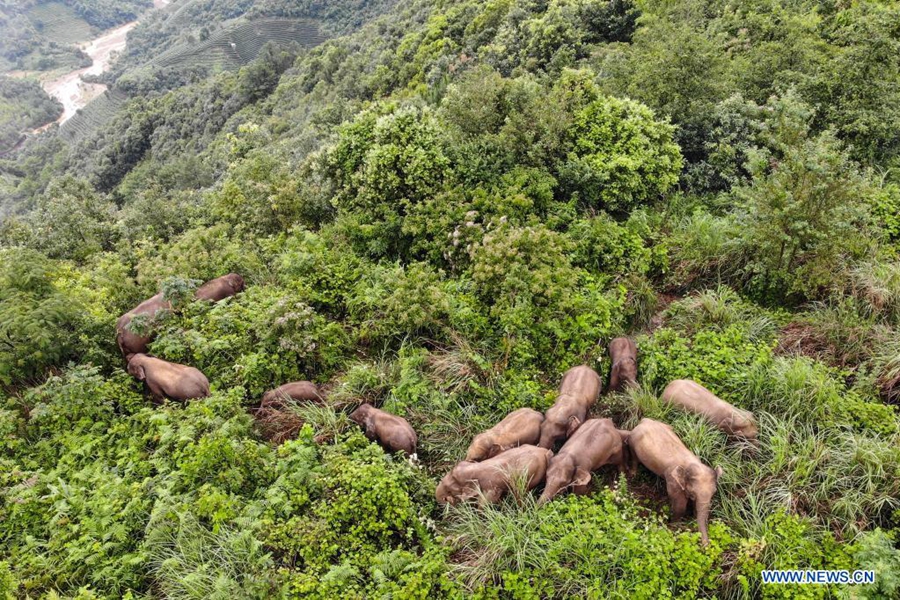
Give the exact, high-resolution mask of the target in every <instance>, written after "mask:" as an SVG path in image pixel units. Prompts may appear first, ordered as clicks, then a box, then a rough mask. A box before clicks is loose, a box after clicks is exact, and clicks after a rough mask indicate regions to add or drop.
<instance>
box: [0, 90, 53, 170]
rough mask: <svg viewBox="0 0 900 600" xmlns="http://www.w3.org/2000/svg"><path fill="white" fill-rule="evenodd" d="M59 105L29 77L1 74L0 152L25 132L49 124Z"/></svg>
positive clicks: (6, 150)
mask: <svg viewBox="0 0 900 600" xmlns="http://www.w3.org/2000/svg"><path fill="white" fill-rule="evenodd" d="M61 114H62V105H61V104H60V103H59V101H58V100H56V99H54V98H51V97H50V96H48V95H47V93H46V92H45V91H44V90H43V89H41V86H40V84H38V83H37V82H36V81H31V80H29V79H14V78H12V77H5V76H0V154H4V153H6V152H9V151H10V150H12V149H13V148H14V147H15V146H16V144H18V143H19V141H21V139H22V136H23V135H24V133H25V131H27V130H29V129H34V128H37V127H40V126H42V125H46V124H47V123H52V122H53V121H55V120H56V119H57V118H59V115H61Z"/></svg>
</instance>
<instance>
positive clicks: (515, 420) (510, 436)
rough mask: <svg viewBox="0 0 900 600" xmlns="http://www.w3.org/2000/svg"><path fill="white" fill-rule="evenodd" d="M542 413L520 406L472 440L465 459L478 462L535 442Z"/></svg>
mask: <svg viewBox="0 0 900 600" xmlns="http://www.w3.org/2000/svg"><path fill="white" fill-rule="evenodd" d="M543 421H544V415H542V414H541V413H539V412H538V411H536V410H534V409H532V408H520V409H518V410H514V411H513V412H511V413H509V414H508V415H506V417H505V418H504V419H503V420H502V421H500V422H499V423H497V424H496V425H494V426H493V427H491V428H490V429H488V430H487V431H485V432H483V433H479V434H478V435H476V436H475V439H474V440H472V444H471V445H470V446H469V450H468V451H467V452H466V460H467V461H470V462H478V461H482V460H485V459H487V458H493V457H495V456H497V455H498V454H500V453H501V452H504V451H506V450H509V449H510V448H515V447H516V446H521V445H522V444H536V443H537V442H538V440H539V439H540V437H541V423H542V422H543Z"/></svg>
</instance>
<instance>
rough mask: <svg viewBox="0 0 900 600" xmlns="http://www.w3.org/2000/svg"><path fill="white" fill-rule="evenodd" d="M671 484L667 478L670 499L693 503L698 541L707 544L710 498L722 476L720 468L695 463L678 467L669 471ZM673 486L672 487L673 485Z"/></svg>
mask: <svg viewBox="0 0 900 600" xmlns="http://www.w3.org/2000/svg"><path fill="white" fill-rule="evenodd" d="M671 475H672V476H671V480H672V481H671V483H670V482H669V481H668V478H667V484H668V485H667V487H668V491H669V494H670V497H673V494H674V497H678V498H681V499H683V500H682V501H683V502H685V503H686V501H687V500H692V501H693V502H694V510H695V512H696V513H697V527H698V528H699V529H700V539H701V542H702V543H703V545H704V546H705V545H707V544H708V543H709V534H708V530H707V524H708V523H709V509H710V505H711V504H712V497H713V496H714V495H715V493H716V488H717V486H718V481H719V477H720V476H721V475H722V467H716V468H715V469H712V468H710V467H707V466H706V465H704V464H703V463H700V462H695V463H691V464H689V465H687V466H682V465H678V466H676V467H675V468H673V469H672V471H671ZM673 484H674V485H673Z"/></svg>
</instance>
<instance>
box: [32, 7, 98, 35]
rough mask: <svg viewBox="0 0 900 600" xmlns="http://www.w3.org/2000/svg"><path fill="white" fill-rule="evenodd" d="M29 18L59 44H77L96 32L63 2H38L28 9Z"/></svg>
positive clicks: (36, 26)
mask: <svg viewBox="0 0 900 600" xmlns="http://www.w3.org/2000/svg"><path fill="white" fill-rule="evenodd" d="M28 18H29V19H30V20H31V22H32V23H34V26H35V28H37V29H38V31H40V32H41V33H42V34H43V35H44V37H46V38H47V39H48V40H50V41H53V42H56V43H58V44H77V43H79V42H84V41H86V40H89V39H90V38H91V37H92V36H93V34H94V30H93V28H92V27H91V26H90V25H89V24H88V23H87V21H85V20H84V19H82V18H81V17H79V16H78V15H77V14H76V13H75V11H74V10H72V8H70V7H69V6H67V5H65V4H63V3H62V2H48V3H46V4H37V5H35V6H34V7H32V8H31V9H30V10H29V11H28Z"/></svg>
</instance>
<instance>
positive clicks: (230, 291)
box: [194, 273, 244, 302]
mask: <svg viewBox="0 0 900 600" xmlns="http://www.w3.org/2000/svg"><path fill="white" fill-rule="evenodd" d="M243 291H244V278H243V277H241V276H240V275H238V274H237V273H229V274H228V275H222V276H221V277H216V278H215V279H211V280H209V281H207V282H206V283H204V284H203V285H201V286H200V287H199V288H197V291H196V292H194V298H196V299H197V300H208V301H210V302H218V301H219V300H223V299H225V298H228V297H229V296H234V295H235V294H238V293H240V292H243Z"/></svg>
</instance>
